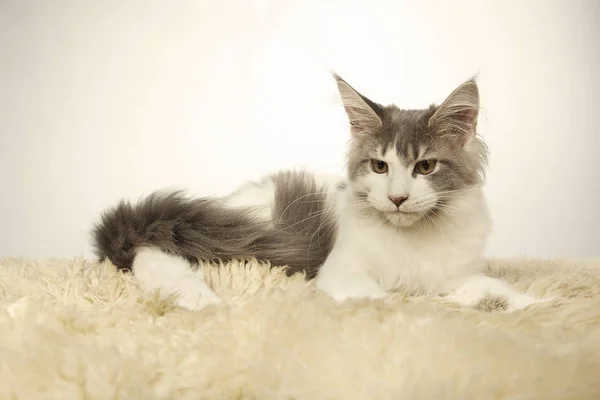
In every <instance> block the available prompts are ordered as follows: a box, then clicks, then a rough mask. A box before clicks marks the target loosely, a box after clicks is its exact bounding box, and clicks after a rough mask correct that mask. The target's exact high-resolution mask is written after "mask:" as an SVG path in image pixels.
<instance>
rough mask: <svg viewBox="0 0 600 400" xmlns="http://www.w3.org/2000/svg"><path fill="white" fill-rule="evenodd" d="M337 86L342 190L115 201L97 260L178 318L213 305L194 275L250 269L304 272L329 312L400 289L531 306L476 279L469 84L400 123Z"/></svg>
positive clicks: (292, 185) (256, 187)
mask: <svg viewBox="0 0 600 400" xmlns="http://www.w3.org/2000/svg"><path fill="white" fill-rule="evenodd" d="M334 77H335V79H336V81H337V86H338V89H339V92H340V95H341V99H342V102H343V105H344V108H345V111H346V114H347V116H348V119H349V122H350V131H351V140H350V143H349V151H348V154H347V170H346V172H347V173H346V176H344V177H339V178H337V177H322V176H318V175H314V174H312V173H310V172H307V171H283V172H279V173H276V174H274V175H271V176H268V177H265V178H263V179H262V180H260V181H257V182H249V183H246V184H244V185H243V186H241V187H240V188H239V189H238V190H237V191H235V192H234V193H232V194H230V195H229V196H226V197H223V198H199V199H198V198H197V199H194V198H188V197H186V196H185V195H184V194H183V193H181V192H156V193H154V194H152V195H150V196H149V197H147V198H145V199H143V200H142V201H140V202H139V203H138V204H133V205H132V204H130V203H129V202H126V201H122V202H121V203H120V204H118V205H117V206H116V207H115V208H113V209H110V210H108V211H106V212H105V213H104V214H103V215H102V219H101V222H100V223H99V224H97V225H96V227H95V229H94V232H93V237H94V244H95V248H96V253H97V255H98V257H99V258H100V259H104V258H108V259H110V260H111V261H112V262H113V263H114V264H115V265H116V266H117V267H118V268H121V269H124V270H132V272H133V274H134V275H135V277H136V278H137V279H138V280H139V282H140V285H141V286H142V287H143V288H144V289H145V290H157V289H158V290H160V291H161V293H164V294H176V293H177V294H179V297H178V299H179V300H178V301H179V305H181V306H182V307H186V308H189V309H198V308H201V307H203V306H204V305H206V304H210V303H216V302H219V298H218V296H217V295H216V294H215V293H214V292H213V291H212V290H211V289H210V288H209V287H208V286H207V285H206V283H205V282H204V281H203V279H202V278H201V277H200V276H198V275H197V274H195V273H194V269H195V268H196V267H197V265H198V263H199V261H202V260H228V259H234V258H235V259H243V258H250V257H255V258H257V259H259V260H265V261H270V262H271V263H272V265H281V266H287V273H288V274H293V273H296V272H301V271H302V272H304V273H305V274H306V277H307V279H313V278H314V279H316V286H317V288H318V289H320V290H322V291H324V292H325V293H327V294H328V295H329V296H331V297H332V298H333V299H334V300H336V301H340V302H341V301H344V300H347V299H357V298H371V299H379V298H383V297H385V296H386V294H387V293H388V292H391V291H394V290H399V289H403V290H406V291H408V292H409V293H413V294H437V295H440V296H447V298H449V299H451V300H453V301H457V302H459V303H461V304H464V305H467V306H475V305H477V304H478V302H479V301H481V300H482V299H483V298H484V297H486V296H487V295H492V296H500V297H504V298H506V299H507V300H508V303H509V309H512V310H514V309H520V308H523V307H526V306H528V305H530V304H532V303H536V302H539V301H542V300H539V299H535V298H533V297H531V296H529V295H527V294H524V293H519V292H516V291H514V290H513V289H512V288H511V287H510V286H508V285H507V284H506V283H504V282H502V281H500V280H497V279H494V278H491V277H488V276H486V275H485V274H484V273H483V265H484V263H483V262H482V260H481V255H482V250H483V248H484V245H485V242H486V237H487V235H488V232H489V230H490V218H489V215H488V210H487V207H486V202H485V199H484V196H483V194H482V184H483V182H484V170H485V167H486V163H487V148H486V146H485V144H484V142H483V141H482V140H481V139H480V138H479V136H478V135H477V132H476V127H477V119H478V114H479V91H478V87H477V84H476V82H475V81H474V80H469V81H467V82H465V83H463V84H462V85H461V86H460V87H458V88H457V89H456V90H454V92H453V93H451V94H450V96H448V98H447V99H446V100H445V101H444V102H443V103H442V104H441V105H440V106H435V105H432V106H431V107H429V108H427V109H423V110H403V109H400V108H398V107H396V106H394V105H389V106H383V105H380V104H378V103H375V102H373V101H371V100H369V99H368V98H367V97H365V96H363V95H362V94H360V93H359V92H358V91H356V90H355V89H354V88H352V87H351V86H350V85H349V84H348V83H347V82H346V81H344V80H343V79H342V78H341V77H339V76H337V75H334Z"/></svg>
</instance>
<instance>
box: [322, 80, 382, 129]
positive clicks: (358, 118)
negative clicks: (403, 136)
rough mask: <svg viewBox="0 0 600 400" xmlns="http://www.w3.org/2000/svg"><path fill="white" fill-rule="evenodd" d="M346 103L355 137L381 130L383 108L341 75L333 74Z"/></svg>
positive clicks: (343, 101) (345, 107)
mask: <svg viewBox="0 0 600 400" xmlns="http://www.w3.org/2000/svg"><path fill="white" fill-rule="evenodd" d="M333 77H334V78H335V80H336V82H337V86H338V90H339V92H340V96H341V98H342V103H343V104H344V109H345V110H346V114H347V115H348V119H349V120H350V131H351V132H352V136H353V137H357V136H363V135H373V134H376V133H378V132H379V131H380V130H381V125H382V122H381V121H382V118H383V108H382V107H381V106H380V105H379V104H377V103H374V102H373V101H371V100H369V99H368V98H366V97H365V96H363V95H362V94H360V93H359V92H358V91H356V90H355V89H354V88H353V87H352V86H350V85H349V84H348V83H347V82H346V81H345V80H343V79H342V78H341V77H340V76H339V75H337V74H335V73H334V74H333Z"/></svg>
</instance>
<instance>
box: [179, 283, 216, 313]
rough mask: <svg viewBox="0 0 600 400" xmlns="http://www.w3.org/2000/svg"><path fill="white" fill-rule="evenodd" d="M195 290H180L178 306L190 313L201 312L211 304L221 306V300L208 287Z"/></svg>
mask: <svg viewBox="0 0 600 400" xmlns="http://www.w3.org/2000/svg"><path fill="white" fill-rule="evenodd" d="M194 289H195V290H193V289H186V290H180V291H179V292H178V293H177V294H178V297H177V300H176V301H175V304H177V305H178V306H179V307H181V308H185V309H187V310H190V311H197V310H201V309H202V308H204V307H206V306H208V305H210V304H219V303H220V302H221V298H220V297H219V296H218V295H217V294H216V293H215V292H213V291H212V290H211V289H210V288H208V287H197V288H194Z"/></svg>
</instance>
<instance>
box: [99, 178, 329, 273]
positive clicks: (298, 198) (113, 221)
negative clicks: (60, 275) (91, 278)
mask: <svg viewBox="0 0 600 400" xmlns="http://www.w3.org/2000/svg"><path fill="white" fill-rule="evenodd" d="M273 179H274V182H275V187H276V189H275V202H274V211H273V215H272V222H264V221H260V220H258V219H257V218H255V217H253V216H252V213H251V210H249V209H248V210H239V209H231V208H228V207H225V206H224V204H223V203H222V202H221V201H220V200H219V199H214V198H201V199H190V198H187V197H186V196H184V195H183V194H182V193H181V192H171V193H168V192H156V193H154V194H152V195H150V196H148V197H147V198H145V199H143V200H142V201H140V202H139V203H138V204H135V205H132V204H130V203H129V202H126V201H121V202H120V203H119V204H118V205H117V206H116V207H115V208H112V209H110V210H107V211H106V212H104V214H103V215H102V218H101V221H100V223H99V224H97V225H96V227H95V229H94V231H93V242H94V245H95V248H96V254H97V256H98V257H99V258H100V259H105V258H108V259H109V260H110V261H111V262H112V263H113V264H115V265H116V266H117V267H118V268H120V269H123V270H129V269H131V266H132V263H133V259H134V257H135V252H136V249H137V248H139V247H142V246H153V247H158V248H160V249H161V250H163V251H165V252H168V253H171V254H175V255H179V256H181V257H184V258H185V259H187V260H188V261H190V262H191V263H193V264H197V263H198V262H199V261H201V260H229V259H248V258H253V257H254V258H257V259H259V260H264V261H270V262H271V263H272V264H273V265H282V266H287V273H288V274H293V273H296V272H304V273H306V277H307V278H313V277H314V276H315V275H316V273H317V269H318V267H319V266H320V265H321V264H322V263H323V262H324V261H325V258H326V257H327V255H328V254H329V252H330V250H331V247H332V246H333V241H334V239H335V231H336V224H335V218H334V216H333V215H332V214H331V213H330V212H329V211H328V209H327V208H326V207H327V206H326V199H325V193H324V188H322V187H318V186H317V184H316V182H315V179H314V178H313V177H312V176H311V175H310V174H307V173H302V172H291V171H290V172H281V173H279V174H277V175H275V176H274V177H273Z"/></svg>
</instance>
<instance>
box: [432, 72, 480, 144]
mask: <svg viewBox="0 0 600 400" xmlns="http://www.w3.org/2000/svg"><path fill="white" fill-rule="evenodd" d="M478 116H479V88H478V87H477V83H476V82H475V78H473V79H470V80H468V81H466V82H465V83H463V84H462V85H460V86H459V87H458V88H456V89H455V90H454V91H453V92H452V93H451V94H450V96H448V98H446V100H444V102H443V103H442V105H440V106H439V107H438V109H437V111H436V112H435V113H434V114H433V116H432V117H431V118H430V119H429V127H430V128H432V129H434V130H435V131H436V133H437V134H438V135H440V136H445V135H451V136H455V137H456V138H457V140H459V141H460V142H461V143H462V144H463V145H466V144H467V143H468V142H469V141H470V140H471V139H473V138H474V137H475V134H476V132H477V118H478Z"/></svg>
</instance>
